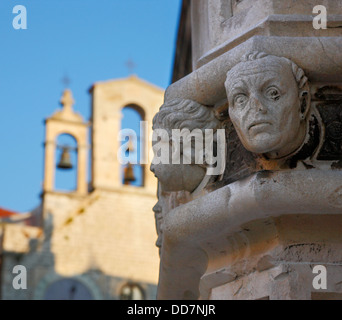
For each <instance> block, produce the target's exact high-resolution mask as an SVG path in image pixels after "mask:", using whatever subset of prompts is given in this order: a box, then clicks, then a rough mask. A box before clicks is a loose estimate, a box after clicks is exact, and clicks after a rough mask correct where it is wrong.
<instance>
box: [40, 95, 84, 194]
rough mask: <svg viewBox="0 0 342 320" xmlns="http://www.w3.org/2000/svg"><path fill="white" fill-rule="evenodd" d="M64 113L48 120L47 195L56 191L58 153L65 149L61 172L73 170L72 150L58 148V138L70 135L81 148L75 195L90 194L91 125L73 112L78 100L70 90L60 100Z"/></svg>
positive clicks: (46, 123)
mask: <svg viewBox="0 0 342 320" xmlns="http://www.w3.org/2000/svg"><path fill="white" fill-rule="evenodd" d="M60 103H61V105H62V110H58V111H57V112H55V113H54V114H53V115H52V116H51V117H50V118H48V119H46V120H45V168H44V185H43V193H44V194H45V193H46V192H51V191H55V172H56V165H57V163H56V150H57V148H62V150H63V152H62V157H61V159H60V162H59V164H58V167H59V168H62V169H68V168H70V167H71V165H72V164H71V162H70V161H71V159H70V155H69V152H70V149H69V148H68V147H66V146H58V144H57V138H58V137H59V136H60V135H62V134H67V135H70V136H71V137H73V138H74V139H75V140H76V143H77V146H76V148H75V150H74V151H76V153H77V164H74V165H76V167H77V183H76V189H75V191H74V192H75V193H77V194H79V195H84V194H86V193H87V191H88V190H87V174H86V173H87V157H88V143H87V141H88V140H87V139H88V123H86V122H84V120H83V118H82V116H81V115H80V114H78V113H77V112H75V111H74V110H73V104H74V100H73V97H72V93H71V90H70V89H66V90H65V91H64V92H63V95H62V98H61V100H60Z"/></svg>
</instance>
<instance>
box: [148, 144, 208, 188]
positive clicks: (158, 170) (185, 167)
mask: <svg viewBox="0 0 342 320" xmlns="http://www.w3.org/2000/svg"><path fill="white" fill-rule="evenodd" d="M158 143H159V144H160V145H161V144H165V147H164V148H169V162H168V164H166V163H159V164H153V163H152V164H151V167H150V170H151V171H152V172H153V173H154V175H155V176H156V177H157V178H158V180H159V182H160V184H161V186H162V189H163V191H165V192H171V191H182V190H185V191H189V192H193V191H194V190H195V189H196V187H197V186H198V185H199V184H200V183H201V181H202V180H203V178H204V176H205V172H206V170H205V168H202V167H200V166H198V165H196V164H183V163H182V161H183V157H182V156H181V159H180V164H172V147H171V144H170V143H169V142H158ZM154 151H155V149H154ZM155 157H156V154H155Z"/></svg>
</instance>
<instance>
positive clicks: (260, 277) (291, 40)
mask: <svg viewBox="0 0 342 320" xmlns="http://www.w3.org/2000/svg"><path fill="white" fill-rule="evenodd" d="M191 5H192V7H191V10H192V41H193V42H192V44H193V47H192V52H193V59H192V62H193V70H194V71H193V72H192V73H191V74H189V75H188V76H186V77H184V78H182V79H180V80H179V81H177V82H176V83H174V84H172V85H171V86H170V87H169V88H168V89H167V91H166V94H165V101H164V105H165V104H166V105H167V104H173V103H174V102H175V101H178V103H176V105H175V106H174V110H175V113H177V112H178V109H177V108H179V106H180V105H181V104H182V103H183V101H189V100H190V101H193V103H194V104H196V103H198V104H200V105H202V106H205V107H206V108H207V109H208V110H211V112H212V113H213V114H214V116H215V117H216V118H217V119H218V120H219V121H220V125H218V126H217V128H220V129H224V130H225V146H224V148H225V170H224V172H223V174H220V175H217V176H211V177H210V178H207V179H206V180H205V179H204V178H203V176H201V175H196V172H195V171H193V172H194V173H193V176H192V178H191V181H197V182H196V183H197V184H200V185H202V188H201V190H200V192H194V191H195V190H198V187H197V189H196V187H195V186H193V187H192V190H186V193H184V192H185V191H184V190H185V189H184V188H183V190H180V189H179V188H177V189H176V188H173V187H172V184H168V177H171V176H172V175H173V173H175V170H176V169H175V168H174V167H172V166H167V165H165V166H164V167H163V168H162V170H161V172H159V173H158V172H155V174H156V176H157V177H158V178H160V177H162V176H163V178H162V179H159V181H160V182H162V184H161V188H160V190H159V193H158V194H159V202H158V205H159V206H160V208H159V209H158V219H159V220H158V221H159V222H158V223H157V228H158V231H159V242H158V243H159V246H160V248H161V249H160V250H161V264H160V278H159V287H158V298H159V299H341V297H342V286H341V283H342V255H341V252H342V236H341V234H342V233H341V231H342V179H341V178H342V171H341V169H342V55H341V50H342V32H341V30H342V29H341V26H342V6H341V1H339V0H326V1H313V0H312V1H286V2H285V1H271V0H243V1H233V0H232V1H230V0H212V1H205V0H198V1H192V3H191ZM316 5H324V6H326V9H327V13H328V17H327V21H328V28H327V29H319V30H316V29H314V27H313V18H314V16H315V15H313V14H312V11H313V7H314V6H316ZM176 110H177V111H176ZM208 112H209V111H208ZM156 118H158V114H157V116H156ZM183 121H184V123H187V121H188V125H187V126H188V128H192V125H193V124H192V123H191V117H187V116H186V115H185V116H184V119H183ZM164 127H167V125H165V126H164ZM185 127H186V126H185ZM165 129H172V128H165ZM217 141H218V140H216V142H217ZM219 146H222V143H221V144H219V143H217V144H216V145H215V144H214V148H218V147H219ZM197 165H198V164H197ZM191 166H194V167H195V166H196V163H195V162H192V163H191ZM183 169H184V168H183ZM183 176H186V175H183ZM163 184H164V185H165V186H166V187H165V186H164V187H163ZM203 185H204V186H203ZM182 192H183V193H182ZM156 215H157V213H156ZM316 265H323V266H324V267H325V268H326V270H327V279H328V281H327V288H325V289H324V288H323V289H322V288H321V289H316V288H314V286H313V279H314V277H315V276H316V274H314V273H313V268H314V267H315V266H316Z"/></svg>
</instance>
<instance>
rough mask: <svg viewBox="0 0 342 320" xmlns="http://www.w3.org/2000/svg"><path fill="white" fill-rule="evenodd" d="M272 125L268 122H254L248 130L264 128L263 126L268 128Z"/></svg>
mask: <svg viewBox="0 0 342 320" xmlns="http://www.w3.org/2000/svg"><path fill="white" fill-rule="evenodd" d="M271 124H272V123H271V122H269V121H266V120H259V121H253V122H252V123H251V124H250V125H249V126H248V130H250V129H251V128H254V127H262V126H267V125H271Z"/></svg>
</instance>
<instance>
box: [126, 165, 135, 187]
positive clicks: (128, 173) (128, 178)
mask: <svg viewBox="0 0 342 320" xmlns="http://www.w3.org/2000/svg"><path fill="white" fill-rule="evenodd" d="M135 180H136V179H135V176H134V171H133V166H132V165H131V164H130V163H129V162H128V164H127V167H125V169H124V184H130V182H133V181H135Z"/></svg>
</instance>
